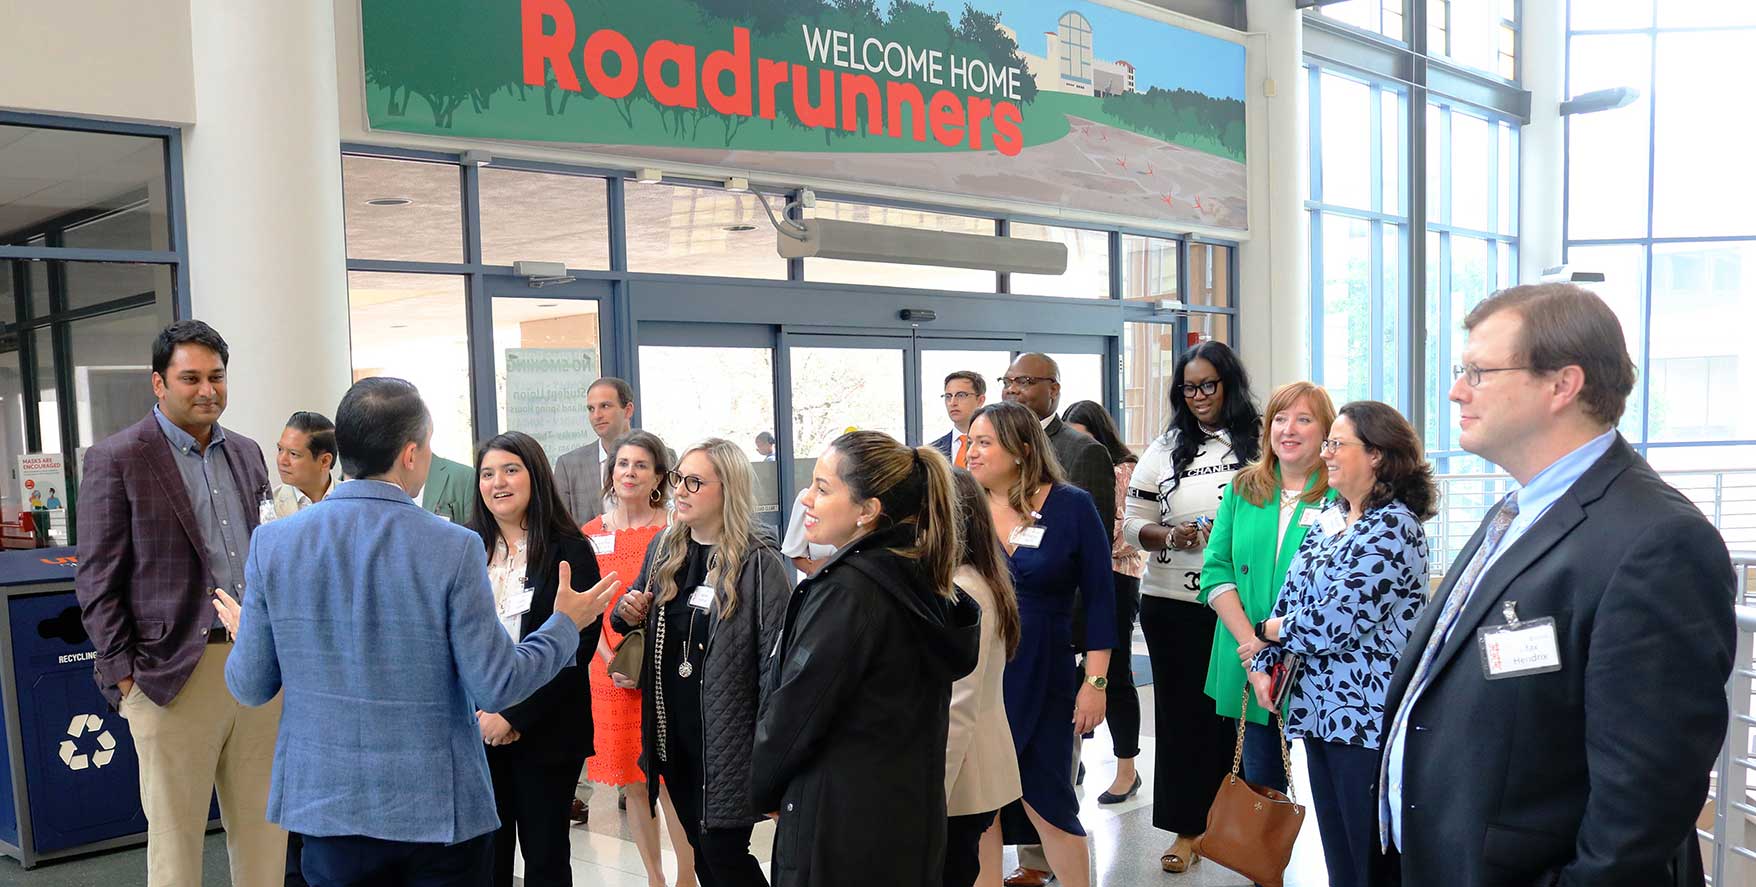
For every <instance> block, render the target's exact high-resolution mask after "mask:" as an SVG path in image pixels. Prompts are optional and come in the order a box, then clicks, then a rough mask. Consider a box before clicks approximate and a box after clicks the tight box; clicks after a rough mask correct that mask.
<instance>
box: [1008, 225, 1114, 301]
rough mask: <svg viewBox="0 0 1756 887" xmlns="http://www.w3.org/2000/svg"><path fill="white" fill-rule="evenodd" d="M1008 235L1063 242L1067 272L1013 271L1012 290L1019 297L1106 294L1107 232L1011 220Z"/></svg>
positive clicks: (1096, 296)
mask: <svg viewBox="0 0 1756 887" xmlns="http://www.w3.org/2000/svg"><path fill="white" fill-rule="evenodd" d="M1012 236H1013V237H1014V238H1017V239H1019V240H1048V241H1054V242H1056V243H1064V244H1066V245H1067V273H1065V274H1061V275H1048V274H1014V275H1012V292H1013V294H1015V295H1021V296H1060V297H1062V298H1073V299H1107V298H1109V297H1110V235H1109V233H1108V232H1105V231H1089V230H1086V229H1084V228H1060V227H1056V226H1053V225H1031V224H1027V223H1024V222H1014V223H1012Z"/></svg>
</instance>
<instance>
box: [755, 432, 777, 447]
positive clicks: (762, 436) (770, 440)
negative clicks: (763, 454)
mask: <svg viewBox="0 0 1756 887" xmlns="http://www.w3.org/2000/svg"><path fill="white" fill-rule="evenodd" d="M756 442H757V443H759V444H768V445H769V446H774V435H772V434H769V433H768V432H766V431H758V432H756Z"/></svg>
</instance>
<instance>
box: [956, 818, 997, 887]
mask: <svg viewBox="0 0 1756 887" xmlns="http://www.w3.org/2000/svg"><path fill="white" fill-rule="evenodd" d="M999 812H1000V811H998V810H989V811H988V812H986V813H968V814H965V815H963V816H950V817H946V819H945V887H970V885H972V884H974V883H975V882H976V877H977V876H979V875H980V874H981V873H982V855H981V848H982V835H983V834H986V833H987V831H988V827H989V826H991V825H993V824H994V817H995V816H996V815H998V814H999Z"/></svg>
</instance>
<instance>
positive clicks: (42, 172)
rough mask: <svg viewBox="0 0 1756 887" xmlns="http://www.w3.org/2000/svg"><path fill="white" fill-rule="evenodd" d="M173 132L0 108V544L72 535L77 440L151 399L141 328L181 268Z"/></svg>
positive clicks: (174, 289)
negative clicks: (13, 112) (26, 114)
mask: <svg viewBox="0 0 1756 887" xmlns="http://www.w3.org/2000/svg"><path fill="white" fill-rule="evenodd" d="M176 138H177V136H176V133H175V131H174V130H169V129H159V128H155V127H144V126H124V125H109V124H90V123H86V122H80V121H71V120H58V119H48V118H42V117H34V116H24V115H8V114H6V113H4V112H0V544H4V546H5V547H7V548H14V547H32V546H33V545H37V544H41V543H43V542H47V543H50V544H56V545H67V544H73V543H75V542H77V539H76V538H75V534H74V532H73V530H74V520H75V518H76V517H77V515H76V513H75V512H76V510H77V503H78V485H79V470H80V466H81V462H82V460H81V457H82V456H83V455H84V453H85V450H86V448H87V447H90V446H91V445H92V444H95V443H97V442H98V441H100V440H102V439H104V438H105V437H108V436H110V435H112V434H115V433H116V432H118V431H121V430H122V429H124V428H126V427H128V426H129V425H132V424H134V423H135V422H138V421H140V419H141V418H142V417H143V416H145V415H146V414H147V411H148V410H150V409H151V408H152V405H153V401H154V397H153V393H152V381H151V372H152V370H151V361H152V340H153V337H154V336H155V335H156V334H157V333H158V331H159V330H160V329H161V328H162V327H164V326H165V324H167V323H169V322H170V321H171V319H172V318H173V317H174V316H175V313H176V306H177V304H178V299H179V295H180V294H181V293H184V292H186V286H185V282H186V281H187V274H186V271H185V270H184V244H183V232H182V230H181V227H180V225H179V223H178V221H177V220H178V218H179V215H180V214H179V212H178V208H177V204H178V202H179V201H180V200H181V199H182V196H181V194H179V193H177V191H176V190H175V189H174V187H173V184H174V183H175V182H176V181H177V180H178V178H177V177H176V176H174V175H172V169H173V164H174V163H176V160H175V158H176V157H177V156H178V155H179V154H180V149H179V148H178V146H177V144H176ZM21 514H22V515H24V522H22V523H21V520H20V518H21ZM39 530H41V531H43V532H42V533H41V535H40V536H39V535H38V534H37V532H36V531H39Z"/></svg>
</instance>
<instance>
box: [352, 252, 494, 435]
mask: <svg viewBox="0 0 1756 887" xmlns="http://www.w3.org/2000/svg"><path fill="white" fill-rule="evenodd" d="M465 289H466V286H465V281H464V278H463V277H461V276H456V275H449V274H389V273H379V272H371V271H350V272H348V329H349V332H350V334H351V341H352V348H353V370H354V381H356V382H357V381H359V380H361V379H364V378H366V377H368V376H394V377H397V378H401V379H406V380H408V381H409V383H410V384H412V385H414V386H415V387H416V388H418V389H420V392H421V399H422V400H424V401H426V403H427V409H428V410H429V411H431V412H432V414H433V452H434V453H435V454H437V455H440V456H443V457H445V458H447V459H450V460H451V461H453V462H460V463H463V464H465V465H473V464H475V442H476V434H475V423H474V421H473V419H472V418H471V412H470V404H471V401H470V365H469V322H468V319H467V310H466V308H465V299H464V291H465Z"/></svg>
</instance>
